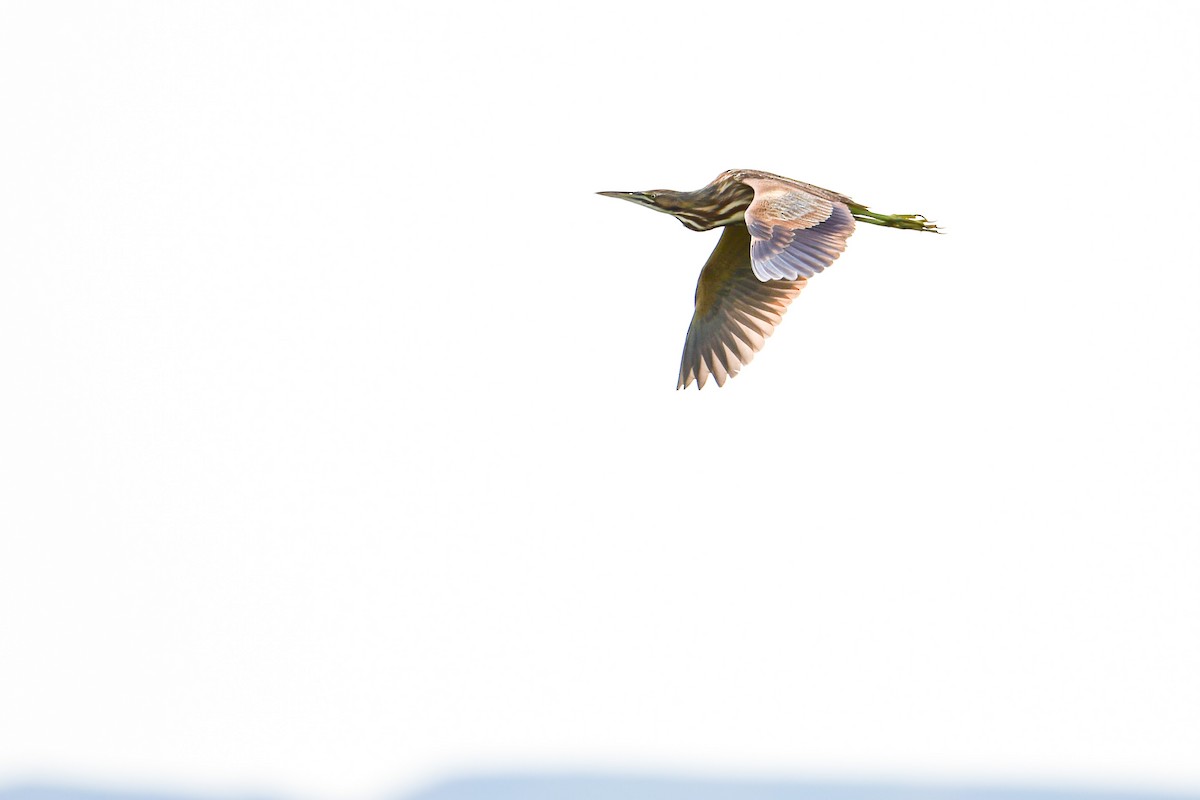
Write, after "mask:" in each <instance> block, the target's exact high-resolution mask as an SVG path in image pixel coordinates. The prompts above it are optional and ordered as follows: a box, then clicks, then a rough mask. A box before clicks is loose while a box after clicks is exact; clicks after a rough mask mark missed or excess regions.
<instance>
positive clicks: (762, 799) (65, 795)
mask: <svg viewBox="0 0 1200 800" xmlns="http://www.w3.org/2000/svg"><path fill="white" fill-rule="evenodd" d="M0 800H286V798H282V797H266V796H262V795H245V796H231V795H205V794H200V793H187V792H149V791H122V790H119V789H90V788H81V787H78V786H69V785H65V784H64V785H58V784H49V783H45V784H39V783H27V784H14V785H12V786H8V787H5V788H0ZM393 800H1200V794H1187V793H1178V794H1172V793H1167V792H1159V791H1137V790H1131V789H1123V790H1120V791H1107V790H1103V789H1082V788H1081V789H1062V788H1057V789H1047V788H1037V787H1028V786H1019V785H1012V786H997V785H972V784H956V785H948V784H926V785H923V784H897V783H854V782H833V781H830V782H808V781H753V780H705V779H699V778H672V777H646V776H639V777H634V776H619V775H586V774H577V775H569V774H563V775H539V774H528V775H494V776H478V777H466V778H460V779H454V780H447V781H444V782H441V783H437V784H434V785H432V786H429V787H427V788H425V789H422V790H419V791H416V792H409V793H406V794H399V795H396V796H395V797H394V798H393Z"/></svg>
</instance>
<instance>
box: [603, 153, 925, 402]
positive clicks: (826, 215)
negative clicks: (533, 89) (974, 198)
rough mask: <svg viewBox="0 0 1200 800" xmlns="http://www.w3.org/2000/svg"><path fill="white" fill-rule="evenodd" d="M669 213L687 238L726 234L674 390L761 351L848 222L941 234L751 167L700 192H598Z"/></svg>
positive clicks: (731, 371) (844, 235) (849, 229)
mask: <svg viewBox="0 0 1200 800" xmlns="http://www.w3.org/2000/svg"><path fill="white" fill-rule="evenodd" d="M597 194H600V195H603V196H605V197H615V198H618V199H620V200H627V201H629V202H631V203H636V204H637V205H639V206H645V207H646V208H651V209H654V210H655V211H660V212H662V213H664V214H670V215H671V216H673V217H675V218H676V219H678V220H679V221H680V222H682V223H683V224H684V226H685V227H687V228H690V229H691V230H693V231H709V230H712V229H714V228H724V229H725V230H724V231H723V232H722V234H721V238H720V240H719V241H718V242H717V246H716V248H714V249H713V251H712V255H710V256H709V257H708V261H707V262H706V263H705V264H704V268H703V269H701V270H700V279H699V281H698V282H697V284H696V297H695V310H694V312H693V314H692V321H691V325H690V326H689V327H688V332H687V338H686V339H685V340H684V345H683V359H682V362H681V364H680V366H679V381H678V383H677V385H676V388H677V389H686V388H687V387H688V386H690V385H691V384H692V383H693V382H694V383H695V384H696V388H697V389H703V388H704V384H705V382H706V381H707V380H708V378H709V376H710V375H711V376H712V377H713V378H714V379H715V380H716V382H717V385H718V386H724V385H725V381H726V380H728V379H729V378H732V377H733V376H734V375H737V374H738V372H740V371H741V369H742V367H744V366H745V365H746V364H749V363H750V361H751V359H753V358H754V354H755V353H757V352H758V351H759V350H761V349H762V347H763V344H764V343H765V341H766V338H767V337H768V336H770V335H771V334H772V333H773V332H774V330H775V327H776V326H777V325H778V324H779V323H780V321H781V320H782V319H783V315H784V312H786V311H787V308H788V305H789V304H790V303H791V302H792V300H794V299H795V298H796V295H798V294H800V290H802V289H803V288H804V286H805V284H806V283H807V281H808V279H809V278H811V277H812V276H813V275H815V274H816V273H818V272H821V271H823V270H824V269H825V268H826V267H828V266H829V265H830V264H832V263H833V262H834V261H835V260H836V259H837V257H838V256H840V255H841V254H842V251H843V250H845V249H846V240H847V239H848V238H849V237H850V234H852V233H854V225H855V222H856V221H857V222H866V223H870V224H872V225H882V226H884V227H888V228H899V229H901V230H914V231H927V232H931V233H941V232H942V231H941V229H940V228H938V226H937V225H936V223H934V222H931V221H930V220H928V219H927V218H925V217H924V216H922V215H920V214H878V213H876V212H874V211H871V210H870V209H869V208H867V207H866V206H864V205H861V204H859V203H856V202H854V201H853V200H851V199H850V198H849V197H847V196H846V195H843V194H839V193H838V192H832V191H830V190H828V189H822V188H821V187H819V186H814V185H812V184H811V183H803V182H801V181H797V180H793V179H791V178H785V177H783V176H781V175H775V174H773V173H770V172H762V171H761V170H754V169H731V170H726V171H724V172H722V173H721V174H720V175H718V176H717V177H716V179H715V180H713V182H712V183H710V184H708V185H707V186H705V187H704V188H702V189H698V190H696V191H694V192H677V191H672V190H670V189H654V190H650V191H645V192H597Z"/></svg>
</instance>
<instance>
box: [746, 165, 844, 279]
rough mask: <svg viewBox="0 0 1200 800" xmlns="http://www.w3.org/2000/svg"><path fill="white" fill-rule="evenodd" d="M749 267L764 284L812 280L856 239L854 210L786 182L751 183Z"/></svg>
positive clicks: (748, 181) (756, 180)
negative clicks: (752, 198) (853, 235)
mask: <svg viewBox="0 0 1200 800" xmlns="http://www.w3.org/2000/svg"><path fill="white" fill-rule="evenodd" d="M743 182H744V183H745V184H746V185H748V186H750V187H751V188H753V189H754V200H753V201H752V202H751V203H750V207H749V208H747V209H746V227H747V229H748V230H749V231H750V236H751V244H750V261H751V266H752V268H753V270H754V274H755V275H756V276H758V279H759V280H760V281H773V280H797V279H800V278H811V277H812V276H813V275H815V274H817V273H818V272H821V271H822V270H824V269H825V268H826V267H828V266H829V265H830V264H832V263H833V262H834V261H835V260H836V259H837V257H838V256H840V255H841V254H842V251H843V250H845V249H846V239H848V238H849V237H850V234H852V233H854V217H853V216H851V214H850V209H849V207H848V206H847V205H846V204H845V203H844V202H841V201H840V200H838V199H834V198H833V197H823V196H821V195H818V194H814V193H812V192H809V191H806V190H805V189H803V188H801V187H799V186H797V185H795V184H793V183H789V182H786V181H783V180H774V179H770V178H746V179H745V180H744V181H743Z"/></svg>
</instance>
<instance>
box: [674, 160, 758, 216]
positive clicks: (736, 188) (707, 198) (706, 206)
mask: <svg viewBox="0 0 1200 800" xmlns="http://www.w3.org/2000/svg"><path fill="white" fill-rule="evenodd" d="M752 200H754V190H753V189H751V188H750V187H749V186H747V185H746V184H744V183H742V182H741V181H740V180H738V179H737V178H735V177H734V176H733V174H731V173H730V172H723V173H721V174H720V175H719V176H717V179H716V180H715V181H713V182H712V183H710V184H709V185H708V186H705V187H704V188H703V189H697V190H696V191H694V192H679V193H678V205H677V207H676V208H672V209H670V211H669V213H671V214H673V215H674V216H676V217H678V218H679V221H680V222H682V223H683V224H684V225H686V226H687V227H689V228H691V229H692V230H694V231H709V230H712V229H713V228H719V227H721V226H723V225H732V224H734V223H737V222H743V221H745V219H746V209H747V208H748V207H749V206H750V203H751V201H752Z"/></svg>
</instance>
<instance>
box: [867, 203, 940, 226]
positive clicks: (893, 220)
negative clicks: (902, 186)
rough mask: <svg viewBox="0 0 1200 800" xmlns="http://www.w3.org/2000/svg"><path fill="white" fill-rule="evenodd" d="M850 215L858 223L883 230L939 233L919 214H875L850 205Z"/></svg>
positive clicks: (932, 224) (931, 223)
mask: <svg viewBox="0 0 1200 800" xmlns="http://www.w3.org/2000/svg"><path fill="white" fill-rule="evenodd" d="M850 214H851V215H852V216H853V217H854V218H855V219H856V220H858V221H859V222H869V223H871V224H872V225H882V226H884V227H885V228H901V229H902V230H907V231H928V232H930V233H941V232H942V230H941V228H939V227H938V226H937V224H936V223H933V222H930V221H929V220H927V219H925V217H923V216H921V215H920V214H876V213H875V212H874V211H871V210H870V209H868V208H867V207H866V206H860V205H855V204H853V203H851V204H850Z"/></svg>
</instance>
